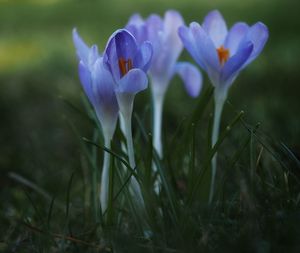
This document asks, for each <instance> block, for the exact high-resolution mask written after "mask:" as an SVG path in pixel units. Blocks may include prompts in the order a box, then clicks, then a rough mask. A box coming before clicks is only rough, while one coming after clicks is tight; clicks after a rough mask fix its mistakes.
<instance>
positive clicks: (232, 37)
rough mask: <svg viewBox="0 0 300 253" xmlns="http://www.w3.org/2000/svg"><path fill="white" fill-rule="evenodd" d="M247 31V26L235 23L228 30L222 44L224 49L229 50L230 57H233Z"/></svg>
mask: <svg viewBox="0 0 300 253" xmlns="http://www.w3.org/2000/svg"><path fill="white" fill-rule="evenodd" d="M248 30H249V26H248V25H247V24H246V23H242V22H239V23H236V24H235V25H234V26H233V27H232V28H231V29H230V31H229V33H228V35H227V37H226V40H225V44H224V46H225V48H228V49H229V52H230V55H235V53H236V52H237V50H238V47H239V45H240V43H241V41H242V40H243V39H244V37H245V36H246V34H247V32H248Z"/></svg>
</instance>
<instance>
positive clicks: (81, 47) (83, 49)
mask: <svg viewBox="0 0 300 253" xmlns="http://www.w3.org/2000/svg"><path fill="white" fill-rule="evenodd" d="M72 34H73V43H74V45H75V48H76V53H77V56H78V58H79V59H80V60H82V61H83V62H84V63H85V64H88V57H89V52H90V48H89V47H88V46H87V45H86V44H85V43H84V41H83V40H82V38H81V37H80V36H79V34H78V33H77V29H76V28H74V29H73V32H72Z"/></svg>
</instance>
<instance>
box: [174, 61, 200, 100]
mask: <svg viewBox="0 0 300 253" xmlns="http://www.w3.org/2000/svg"><path fill="white" fill-rule="evenodd" d="M175 71H176V73H177V74H179V76H180V77H181V78H182V80H183V82H184V86H185V89H186V91H187V93H188V94H189V95H190V96H191V97H197V96H198V95H199V93H200V91H201V88H202V81H203V80H202V75H201V73H200V71H199V70H198V69H197V68H196V67H195V66H194V65H192V64H190V63H188V62H179V63H177V64H176V66H175Z"/></svg>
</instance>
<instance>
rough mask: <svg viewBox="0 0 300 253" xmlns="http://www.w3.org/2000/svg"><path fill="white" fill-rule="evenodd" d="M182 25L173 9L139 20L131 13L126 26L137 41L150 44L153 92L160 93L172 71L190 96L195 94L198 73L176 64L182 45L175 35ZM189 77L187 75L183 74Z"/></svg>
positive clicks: (186, 66) (197, 89)
mask: <svg viewBox="0 0 300 253" xmlns="http://www.w3.org/2000/svg"><path fill="white" fill-rule="evenodd" d="M181 25H184V21H183V19H182V17H181V15H180V14H179V13H178V12H177V11H174V10H169V11H167V12H166V13H165V16H164V18H163V19H162V18H161V17H160V16H158V15H156V14H152V15H150V16H149V17H148V18H147V19H146V20H143V19H142V17H141V16H140V15H139V14H135V15H133V16H132V17H131V18H130V20H129V22H128V23H127V25H126V29H128V30H129V31H130V32H131V33H132V34H133V35H134V36H135V38H136V39H137V42H138V43H143V42H144V41H150V42H151V44H152V45H153V59H152V64H151V67H150V69H149V74H150V77H151V80H152V83H151V89H152V91H153V93H154V94H156V95H160V94H164V93H165V91H166V89H167V87H168V85H169V83H170V80H171V79H172V77H173V76H174V74H176V73H177V74H179V75H180V76H181V78H182V79H183V81H184V84H185V88H186V90H187V92H188V94H189V95H190V96H193V97H196V96H198V94H199V92H200V89H201V85H202V76H201V74H200V72H199V71H198V70H197V68H196V67H195V66H193V65H192V64H190V63H184V64H183V63H177V60H178V57H179V55H180V54H181V52H182V49H183V45H182V42H181V41H180V38H179V37H178V34H177V30H178V28H179V27H180V26H181ZM187 76H189V77H187Z"/></svg>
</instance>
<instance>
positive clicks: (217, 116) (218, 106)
mask: <svg viewBox="0 0 300 253" xmlns="http://www.w3.org/2000/svg"><path fill="white" fill-rule="evenodd" d="M225 99H226V93H224V92H218V90H215V111H214V121H213V129H212V139H211V145H212V147H213V146H214V145H215V144H216V143H217V141H218V137H219V131H220V121H221V115H222V110H223V106H224V102H225ZM211 169H212V175H211V184H210V192H209V201H208V202H209V204H211V202H212V200H213V197H214V190H215V180H216V173H217V152H216V153H215V154H214V156H213V158H212V161H211Z"/></svg>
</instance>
